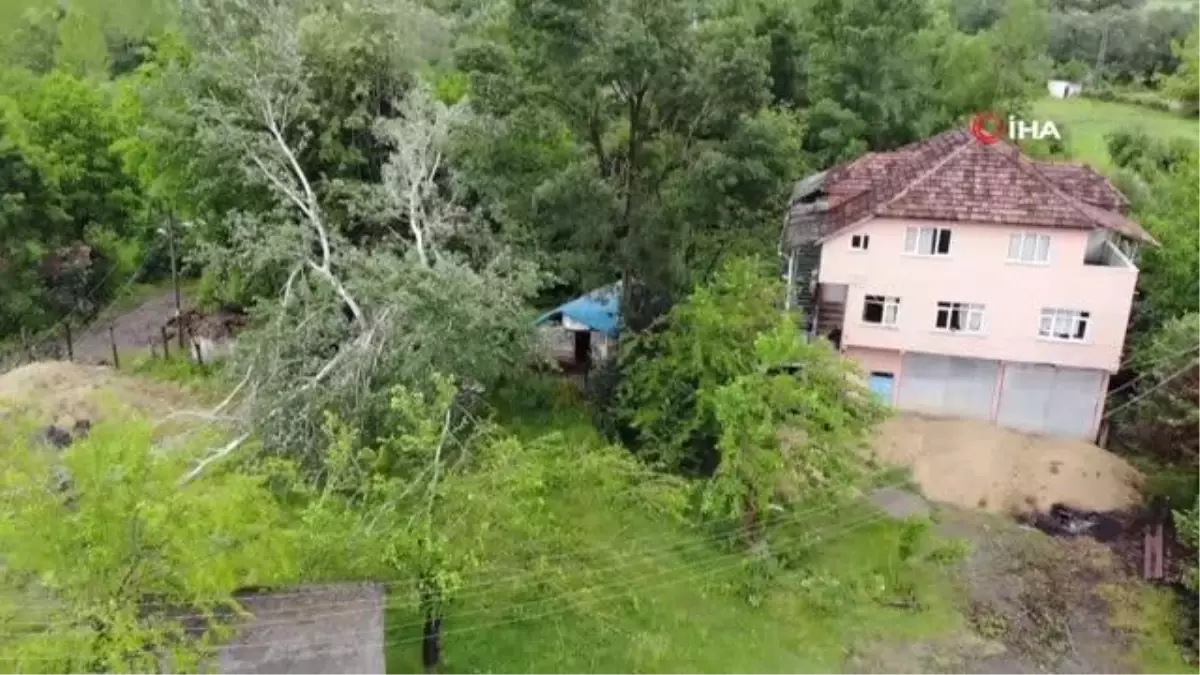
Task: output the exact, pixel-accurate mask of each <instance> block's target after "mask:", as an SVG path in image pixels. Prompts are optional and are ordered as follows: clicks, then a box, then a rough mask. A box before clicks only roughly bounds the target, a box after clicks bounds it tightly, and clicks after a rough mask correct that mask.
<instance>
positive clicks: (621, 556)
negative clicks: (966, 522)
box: [387, 385, 960, 673]
mask: <svg viewBox="0 0 1200 675" xmlns="http://www.w3.org/2000/svg"><path fill="white" fill-rule="evenodd" d="M551 387H552V385H551ZM560 400H561V399H560ZM497 407H498V408H499V409H500V417H501V418H502V419H504V418H508V419H507V424H508V426H509V428H510V429H513V430H515V431H516V432H517V433H518V434H519V435H522V436H530V435H535V434H537V433H540V432H546V431H557V432H560V433H563V434H564V435H565V436H566V437H567V438H568V439H570V440H571V441H572V444H573V445H576V446H578V447H579V448H580V451H581V452H585V451H586V448H587V447H588V446H589V445H594V444H600V443H602V442H603V441H602V440H601V439H600V438H598V437H597V435H596V433H595V432H594V431H593V430H592V428H591V426H590V425H589V424H588V422H587V418H586V415H585V414H583V412H582V410H581V409H580V408H579V407H578V406H571V405H567V404H559V405H552V406H546V407H542V408H541V412H540V413H538V414H535V413H534V412H532V411H530V410H528V407H527V408H526V410H524V411H522V413H523V414H522V415H520V416H519V417H513V414H514V410H513V409H512V408H511V407H510V406H508V405H506V404H505V403H503V402H500V403H499V404H498V405H497ZM552 508H553V512H554V514H555V517H556V518H561V519H562V520H563V521H564V522H569V523H571V525H572V528H573V530H574V531H575V532H576V533H577V536H576V541H574V542H572V544H571V545H569V546H564V547H561V548H559V549H558V550H554V551H547V552H546V553H545V555H547V556H549V558H547V559H541V560H539V559H538V558H537V556H534V557H533V559H525V560H511V561H494V560H493V561H488V564H486V565H485V567H486V568H488V569H494V571H493V572H492V573H490V574H486V575H483V574H480V575H475V576H474V577H473V578H472V579H468V580H467V581H465V583H464V584H463V589H462V590H461V591H460V592H459V595H458V600H457V601H456V602H455V603H454V604H453V605H452V606H451V607H450V609H449V611H448V612H447V618H446V623H445V625H444V626H443V628H444V631H445V632H444V638H443V647H444V652H443V656H444V659H445V662H444V670H445V671H447V672H468V673H469V672H530V673H540V672H808V671H821V672H831V671H838V670H841V669H843V668H844V666H845V662H846V659H847V657H848V655H849V653H850V651H849V650H850V649H851V648H852V647H855V646H861V645H864V644H867V643H870V642H872V641H874V640H881V641H882V640H896V639H904V638H908V637H919V636H926V635H933V634H940V633H942V632H944V631H946V630H949V629H952V628H954V627H956V626H958V625H959V622H960V618H959V616H960V615H959V613H958V610H957V604H956V596H955V590H954V588H953V586H952V583H951V581H950V579H949V575H948V574H946V568H945V567H944V566H942V565H940V564H936V563H934V562H931V561H928V560H927V559H926V558H922V557H921V556H920V555H918V556H916V557H914V558H908V559H905V560H902V557H904V556H903V555H902V551H903V550H904V549H905V546H904V542H907V541H909V540H910V539H911V537H908V536H906V534H910V533H912V532H914V531H919V530H913V528H911V527H907V526H905V525H903V524H900V523H897V522H895V521H891V520H886V519H884V518H883V517H881V515H880V514H879V513H878V512H876V511H874V510H871V509H868V508H867V507H865V506H861V505H849V506H844V507H842V508H839V509H831V508H825V509H817V510H812V511H806V514H807V516H808V517H806V518H804V519H802V520H800V522H798V523H795V524H791V525H790V526H789V527H788V528H786V529H781V530H779V531H778V532H776V533H775V534H774V535H773V537H772V541H773V542H774V543H773V546H774V547H775V550H776V553H780V554H782V556H781V557H782V558H784V559H786V560H787V561H788V563H787V565H788V568H787V569H775V570H773V571H771V572H770V574H772V575H773V578H771V579H770V580H767V581H765V583H763V581H764V579H765V577H764V576H763V575H764V574H767V573H766V572H762V571H759V572H755V571H752V570H751V569H750V568H749V567H748V565H749V563H748V560H749V558H748V557H747V556H746V554H745V553H741V552H735V551H733V550H731V549H730V548H728V547H725V546H722V545H720V544H719V538H717V537H714V536H713V535H712V533H705V532H701V531H698V530H696V529H694V528H693V527H691V526H688V525H684V524H681V523H678V522H675V521H674V520H672V519H670V518H668V517H666V516H661V515H657V514H654V513H642V512H636V511H630V510H628V509H626V510H621V511H617V510H614V509H613V508H611V507H606V505H603V504H595V503H590V502H588V500H587V499H586V497H585V496H579V495H561V496H559V497H556V501H555V502H554V503H553V505H552ZM918 541H920V542H921V544H920V547H921V548H922V550H926V551H928V550H932V549H933V548H934V547H935V546H936V545H937V543H936V542H935V541H934V540H933V539H932V537H929V538H925V537H921V538H919V539H918ZM561 556H568V557H567V558H566V559H565V560H564V558H562V557H561ZM568 561H569V562H568ZM543 570H544V571H543ZM481 584H484V586H481ZM751 597H753V598H755V600H756V601H755V602H751V600H750V598H751ZM914 599H915V601H916V602H915V604H914V603H913V602H912V601H913V600H914ZM404 600H405V598H403V597H400V596H393V597H392V601H393V602H394V603H397V604H400V605H404ZM906 603H907V604H906ZM390 604H391V603H390ZM420 630H421V624H420V617H419V616H418V615H417V614H416V612H415V611H414V610H413V609H412V608H411V606H408V607H404V606H401V607H397V608H393V609H391V610H390V611H389V615H388V626H387V639H388V670H389V672H420V671H421V662H420V655H421V644H420V641H419V640H420Z"/></svg>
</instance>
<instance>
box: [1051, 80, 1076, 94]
mask: <svg viewBox="0 0 1200 675" xmlns="http://www.w3.org/2000/svg"><path fill="white" fill-rule="evenodd" d="M1046 89H1048V90H1049V91H1050V95H1051V96H1053V97H1054V98H1072V97H1074V96H1079V94H1081V93H1082V92H1083V85H1081V84H1079V83H1078V82H1071V81H1069V80H1050V81H1049V82H1047V83H1046Z"/></svg>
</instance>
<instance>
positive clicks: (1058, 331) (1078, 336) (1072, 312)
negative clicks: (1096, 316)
mask: <svg viewBox="0 0 1200 675" xmlns="http://www.w3.org/2000/svg"><path fill="white" fill-rule="evenodd" d="M1091 322H1092V313H1091V312H1088V311H1085V310H1081V309H1062V308H1060V307H1046V308H1044V309H1042V313H1041V315H1040V316H1039V317H1038V337H1040V338H1042V339H1043V340H1054V341H1056V342H1087V340H1088V331H1089V330H1090V329H1091Z"/></svg>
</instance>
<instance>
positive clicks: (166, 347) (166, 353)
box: [159, 325, 171, 360]
mask: <svg viewBox="0 0 1200 675" xmlns="http://www.w3.org/2000/svg"><path fill="white" fill-rule="evenodd" d="M159 331H160V332H161V333H162V342H163V359H164V360H165V359H169V358H171V341H170V340H168V339H167V327H166V326H165V325H164V326H163V327H162V328H160V329H159Z"/></svg>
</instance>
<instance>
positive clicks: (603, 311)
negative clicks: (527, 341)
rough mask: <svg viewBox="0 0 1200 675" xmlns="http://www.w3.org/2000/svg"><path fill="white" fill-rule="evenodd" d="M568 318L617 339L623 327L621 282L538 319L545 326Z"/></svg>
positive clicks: (575, 300) (561, 306)
mask: <svg viewBox="0 0 1200 675" xmlns="http://www.w3.org/2000/svg"><path fill="white" fill-rule="evenodd" d="M564 316H565V317H567V318H569V319H571V320H572V321H575V322H577V323H581V324H583V325H585V326H587V327H588V328H591V329H592V330H594V331H600V332H601V333H607V334H608V335H610V336H612V337H616V336H617V334H618V333H619V332H620V325H621V282H619V281H618V282H616V283H613V284H609V285H607V286H604V287H602V288H597V289H596V290H594V291H591V292H590V293H587V294H585V295H581V296H580V297H578V298H575V299H574V300H572V301H570V302H568V303H566V304H564V305H559V306H558V307H555V308H554V309H552V310H550V311H549V312H546V313H545V314H543V315H541V316H540V317H538V320H537V321H535V322H534V323H536V324H543V323H547V322H550V321H556V320H559V321H561V320H562V317H564Z"/></svg>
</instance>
